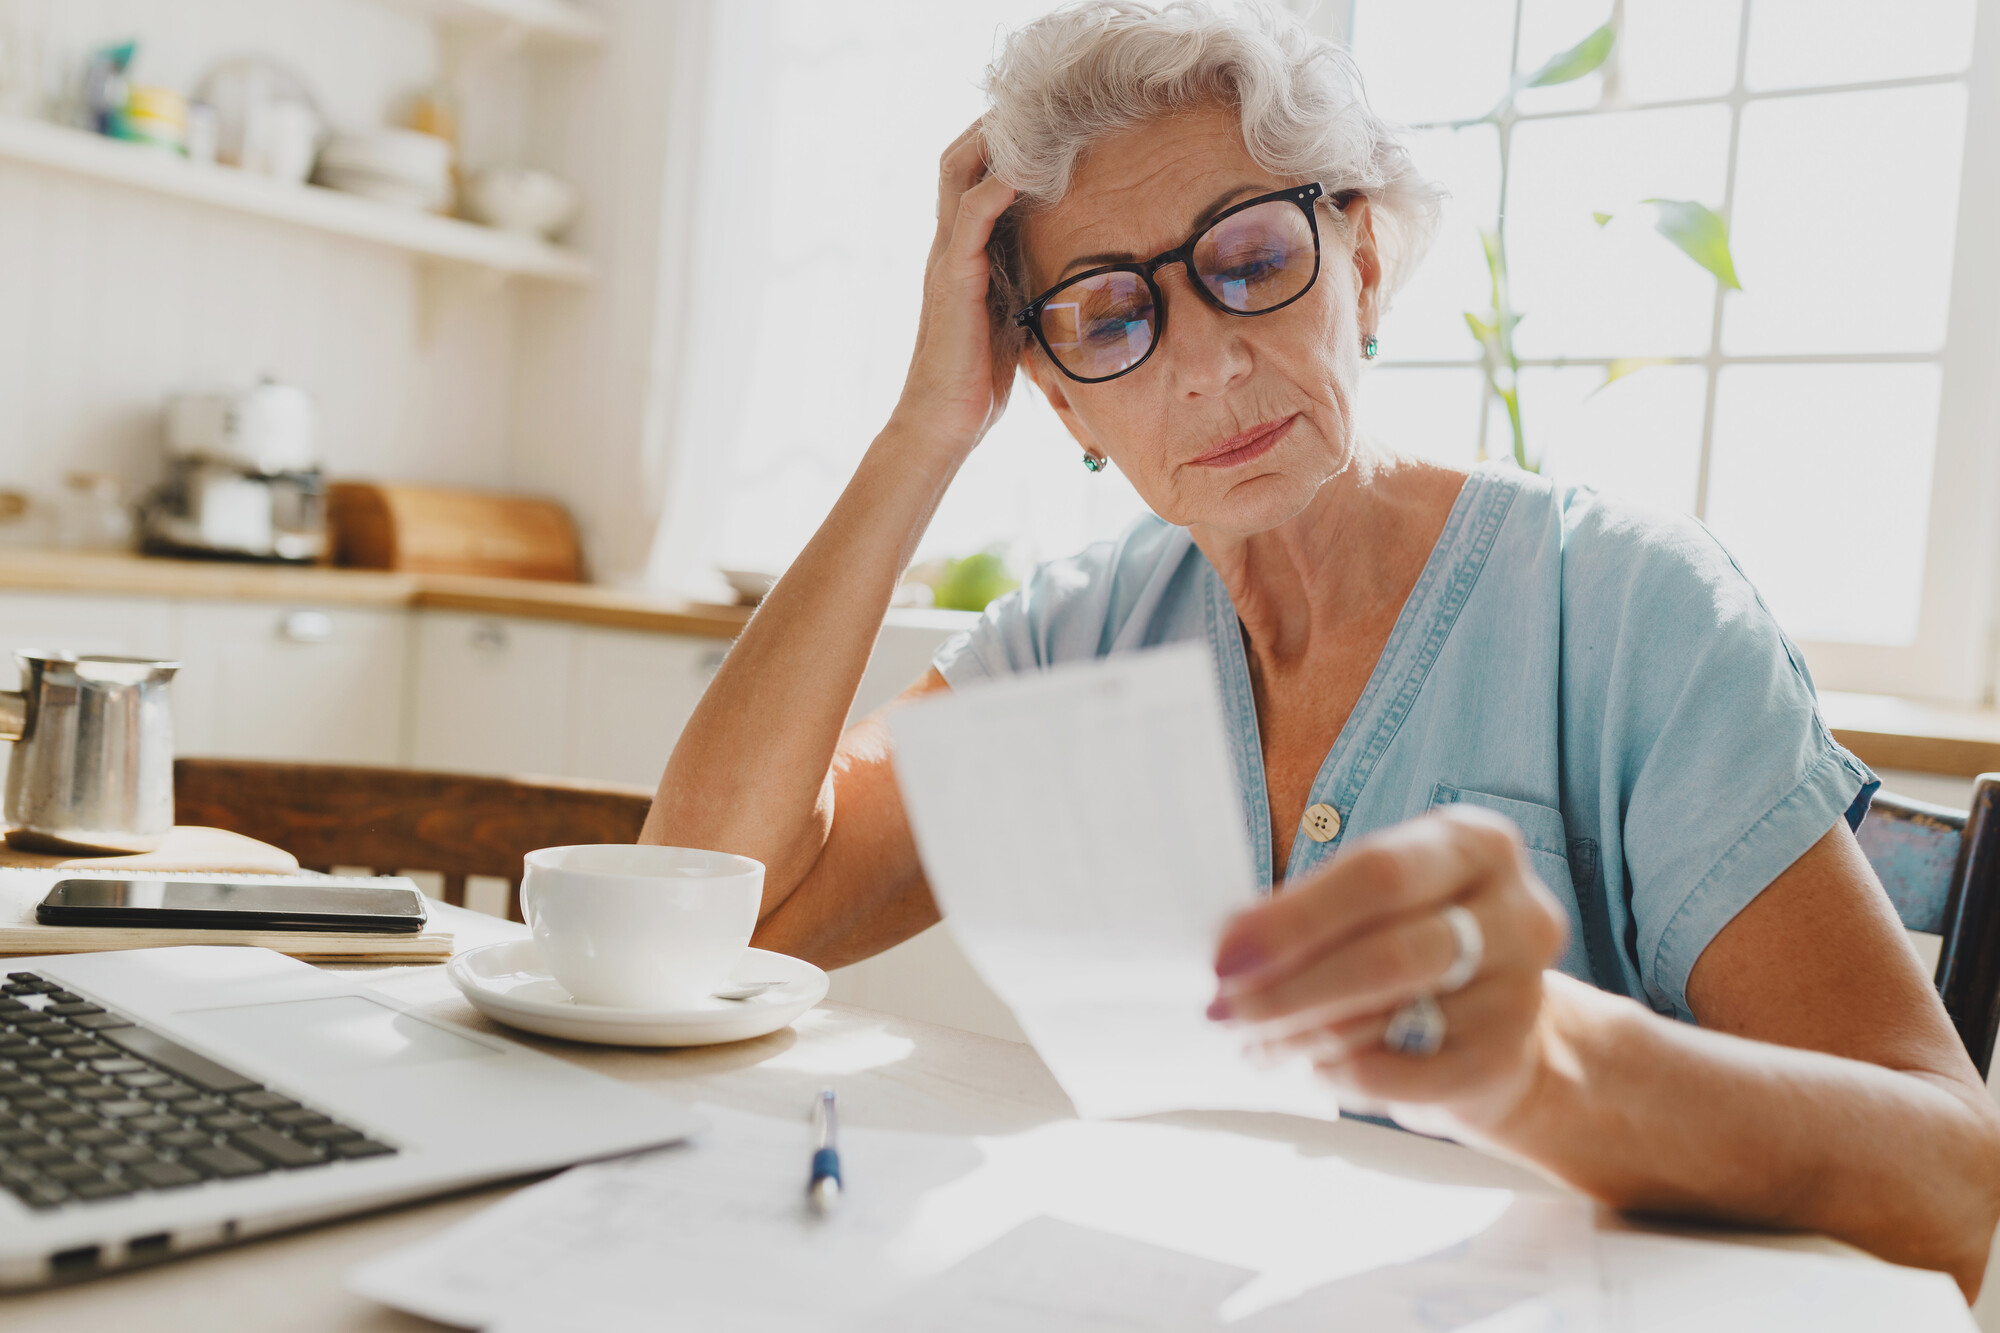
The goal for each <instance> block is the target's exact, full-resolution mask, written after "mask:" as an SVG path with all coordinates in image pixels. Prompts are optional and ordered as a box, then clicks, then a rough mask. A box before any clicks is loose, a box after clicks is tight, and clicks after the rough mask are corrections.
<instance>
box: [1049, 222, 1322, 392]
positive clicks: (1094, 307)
mask: <svg viewBox="0 0 2000 1333" xmlns="http://www.w3.org/2000/svg"><path fill="white" fill-rule="evenodd" d="M1358 193H1359V191H1356V190H1343V191H1341V192H1340V193H1338V194H1335V195H1332V196H1331V197H1330V198H1329V199H1328V202H1330V203H1331V204H1333V206H1334V207H1336V208H1343V209H1344V208H1346V207H1347V205H1348V204H1349V203H1350V202H1352V200H1353V199H1354V197H1355V195H1356V194H1358ZM1323 194H1325V191H1324V190H1323V189H1322V188H1321V187H1320V186H1319V185H1317V184H1313V185H1294V186H1292V187H1291V188H1290V189H1285V190H1273V191H1272V192H1271V193H1270V194H1260V195H1258V196H1257V197H1256V198H1255V199H1246V200H1244V201H1243V202H1242V203H1240V204H1237V205H1235V206H1233V207H1231V208H1228V209H1225V210H1224V211H1223V212H1222V213H1221V214H1219V215H1218V216H1216V217H1215V218H1214V219H1213V220H1211V221H1210V222H1208V223H1207V224H1206V225H1204V226H1203V227H1202V228H1201V230H1199V231H1197V232H1196V233H1195V234H1194V235H1192V236H1190V237H1188V238H1187V240H1185V241H1183V242H1182V243H1181V244H1179V245H1177V246H1175V247H1174V248H1173V249H1171V250H1168V251H1165V252H1163V253H1161V254H1157V255H1154V256H1153V257H1152V258H1151V259H1148V260H1146V261H1145V262H1144V263H1135V264H1106V265H1104V266H1102V267H1101V268H1093V269H1087V270H1085V271H1084V272H1082V273H1079V274H1077V275H1076V276H1075V277H1071V278H1064V279H1063V280H1062V281H1061V282H1059V283H1057V284H1056V285H1055V286H1054V287H1051V288H1050V289H1049V290H1048V291H1046V292H1043V293H1042V294H1041V295H1040V296H1037V297H1036V298H1035V299H1034V300H1032V301H1030V302H1028V304H1027V306H1026V307H1025V308H1023V309H1022V310H1021V311H1019V312H1018V313H1017V314H1015V316H1014V323H1015V324H1016V325H1017V326H1019V327H1021V328H1024V329H1028V330H1030V331H1031V332H1033V333H1034V335H1035V341H1036V342H1038V343H1040V344H1041V345H1042V350H1043V351H1044V352H1047V353H1048V355H1049V360H1051V361H1053V362H1054V363H1055V366H1056V369H1057V370H1060V371H1061V372H1062V373H1063V374H1065V375H1067V376H1069V377H1070V378H1071V379H1073V380H1075V381H1077V382H1078V383H1080V384H1102V383H1103V382H1104V381H1106V380H1115V379H1117V378H1118V377H1119V376H1120V375H1129V374H1130V373H1132V372H1133V371H1135V370H1137V369H1138V368H1139V367H1140V366H1142V365H1144V364H1145V362H1146V358H1147V357H1149V356H1151V355H1152V354H1153V349H1154V348H1156V347H1158V346H1159V345H1160V339H1161V338H1163V337H1165V336H1166V331H1167V302H1166V297H1165V296H1164V295H1162V293H1161V291H1160V284H1159V280H1158V278H1157V276H1156V275H1157V274H1158V273H1159V271H1160V270H1161V269H1163V268H1165V267H1167V266H1168V265H1169V264H1179V265H1181V266H1182V267H1183V268H1184V269H1185V270H1186V271H1187V275H1188V279H1189V285H1190V286H1191V287H1193V288H1194V289H1195V291H1196V292H1197V293H1199V294H1200V296H1201V298H1202V299H1203V300H1204V301H1207V302H1208V303H1209V304H1210V305H1212V306H1214V307H1215V308H1216V309H1217V310H1220V311H1221V312H1222V313H1223V314H1225V315H1245V316H1248V315H1268V314H1270V313H1271V312H1272V311H1273V310H1282V309H1284V308H1285V307H1286V306H1288V305H1290V304H1291V303H1292V302H1294V301H1296V300H1298V299H1299V298H1300V297H1301V296H1304V295H1305V294H1306V293H1307V292H1309V291H1311V290H1312V285H1313V283H1314V282H1315V281H1317V280H1318V278H1319V219H1318V217H1317V216H1315V214H1314V212H1313V205H1314V202H1315V201H1316V200H1318V199H1319V198H1320V196H1321V195H1323Z"/></svg>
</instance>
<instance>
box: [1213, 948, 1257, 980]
mask: <svg viewBox="0 0 2000 1333" xmlns="http://www.w3.org/2000/svg"><path fill="white" fill-rule="evenodd" d="M1263 965H1264V951H1263V950H1262V949H1260V948H1258V947H1257V946H1256V945H1255V944H1252V943H1250V942H1249V941H1247V940H1245V941H1241V942H1239V943H1236V944H1232V945H1230V946H1229V947H1228V948H1227V949H1224V950H1223V951H1222V955H1221V956H1220V957H1219V958H1217V959H1216V960H1215V975H1217V976H1218V977H1240V976H1242V975H1243V974H1244V973H1245V972H1255V971H1256V970H1257V969H1258V968H1260V967H1262V966H1263Z"/></svg>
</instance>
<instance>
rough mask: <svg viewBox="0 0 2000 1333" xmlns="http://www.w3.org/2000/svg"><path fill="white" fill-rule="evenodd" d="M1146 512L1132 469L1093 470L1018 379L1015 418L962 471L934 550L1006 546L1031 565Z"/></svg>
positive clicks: (930, 545) (943, 510)
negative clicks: (1128, 472) (1129, 476)
mask: <svg viewBox="0 0 2000 1333" xmlns="http://www.w3.org/2000/svg"><path fill="white" fill-rule="evenodd" d="M1144 512H1146V506H1145V504H1144V503H1143V502H1142V501H1141V500H1140V499H1139V495H1138V492H1136V491H1134V490H1133V489H1132V483H1131V482H1129V481H1127V480H1126V479H1125V474H1124V473H1123V472H1120V471H1119V470H1118V468H1117V467H1116V466H1113V467H1112V468H1110V469H1109V470H1107V471H1104V472H1090V471H1088V470H1086V469H1085V468H1084V466H1083V447H1082V446H1081V445H1079V444H1078V443H1077V442H1076V441H1075V440H1073V439H1071V438H1070V434H1069V432H1068V431H1067V430H1065V429H1063V424H1062V422H1060V421H1058V420H1057V419H1056V414H1055V413H1054V412H1053V411H1051V410H1050V409H1049V405H1048V401H1047V400H1046V399H1044V398H1043V397H1042V395H1041V391H1040V390H1038V389H1036V388H1035V386H1034V385H1032V384H1030V383H1028V381H1027V379H1026V378H1025V377H1021V378H1019V379H1017V380H1016V381H1015V384H1014V396H1013V398H1012V399H1011V400H1010V401H1009V402H1008V404H1007V415H1005V416H1004V417H1002V418H1000V422H999V424H998V425H996V426H995V427H994V428H993V429H992V430H991V431H989V432H987V435H986V438H985V439H984V440H982V441H980V443H979V447H978V448H977V449H974V450H973V451H972V456H971V457H970V458H968V459H966V460H965V466H964V467H962V468H960V469H959V471H958V477H957V479H956V480H954V481H953V482H952V484H951V489H950V490H949V491H947V492H945V497H944V503H943V504H941V505H939V506H938V512H937V516H936V517H935V518H933V519H932V520H931V535H929V536H927V537H926V538H925V540H924V551H925V554H926V555H931V554H935V555H965V554H967V553H968V552H971V551H976V550H980V549H983V548H985V547H988V546H996V547H1001V548H1004V549H1005V550H1007V551H1008V552H1009V553H1011V554H1012V556H1013V557H1014V559H1015V563H1016V565H1017V566H1019V567H1021V568H1026V567H1028V566H1031V565H1033V564H1035V563H1037V562H1039V561H1043V560H1055V559H1059V558H1061V557H1063V556H1066V555H1069V554H1071V553H1073V552H1075V551H1077V550H1079V549H1081V548H1082V547H1083V546H1084V545H1085V544H1087V543H1088V542H1091V541H1095V540H1097V539H1099V538H1102V537H1109V536H1112V535H1114V534H1115V533H1117V532H1119V531H1120V530H1121V529H1123V528H1124V527H1125V525H1126V524H1128V523H1130V522H1131V521H1132V520H1133V519H1135V518H1137V517H1138V516H1139V515H1140V514H1143V513H1144Z"/></svg>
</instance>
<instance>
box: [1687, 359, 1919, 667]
mask: <svg viewBox="0 0 2000 1333" xmlns="http://www.w3.org/2000/svg"><path fill="white" fill-rule="evenodd" d="M1938 384H1939V372H1938V368H1937V367H1936V366H1935V365H1872V366H1870V365H1863V366H1855V365H1845V366H1729V367H1725V368H1724V369H1723V371H1722V372H1721V379H1720V381H1719V383H1718V384H1717V386H1716V404H1715V442H1714V445H1713V446H1712V454H1711V460H1710V464H1709V491H1708V521H1709V524H1710V526H1712V527H1713V528H1714V529H1715V533H1716V536H1718V537H1720V538H1721V539H1722V540H1723V542H1724V543H1725V544H1727V545H1728V547H1729V548H1730V550H1731V551H1733V552H1734V553H1735V555H1736V557H1737V559H1738V560H1739V561H1741V562H1742V565H1743V570H1744V572H1745V573H1746V574H1748V575H1749V576H1750V578H1751V580H1752V581H1753V582H1754V583H1756V585H1757V587H1758V590H1759V591H1761V592H1762V593H1763V594H1764V599H1765V600H1766V601H1767V602H1768V603H1770V606H1771V609H1772V611H1773V612H1774V613H1776V615H1777V617H1778V619H1779V621H1780V622H1781V623H1782V624H1783V625H1784V626H1785V628H1786V629H1787V630H1788V631H1790V632H1791V634H1792V636H1793V637H1794V638H1799V639H1822V640H1832V641H1836V642H1848V643H1875V644H1889V645H1902V644H1908V643H1910V642H1911V641H1913V640H1914V639H1915V638H1916V633H1917V610H1918V600H1919V597H1920V595H1921V593H1922V585H1923V573H1924V540H1925V529H1926V526H1927V517H1928V514H1929V511H1930V497H1931V458H1932V454H1933V452H1934V446H1935V444H1936V439H1937V411H1938Z"/></svg>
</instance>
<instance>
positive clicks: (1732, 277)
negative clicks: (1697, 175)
mask: <svg viewBox="0 0 2000 1333" xmlns="http://www.w3.org/2000/svg"><path fill="white" fill-rule="evenodd" d="M1645 202H1647V203H1649V204H1652V205H1653V206H1654V207H1656V208H1658V209H1659V210H1660V218H1659V221H1657V222H1655V223H1654V224H1653V226H1654V229H1655V230H1657V231H1658V232H1659V233H1660V235H1662V236H1664V237H1666V238H1667V239H1668V240H1670V241H1672V242H1673V243H1674V244H1675V245H1677V246H1679V247H1680V248H1681V252H1682V253H1683V254H1685V255H1686V256H1687V257H1688V258H1689V259H1692V260H1693V261H1694V262H1695V263H1697V264H1699V265H1701V266H1702V267H1703V268H1705V269H1707V270H1708V271H1709V272H1710V273H1713V274H1714V275H1715V276H1716V280H1717V281H1719V282H1721V283H1722V285H1723V286H1725V287H1733V288H1735V289H1736V290H1737V291H1739V292H1740V291H1742V290H1743V284H1742V283H1740V282H1738V281H1737V280H1736V265H1735V263H1734V261H1732V260H1731V259H1730V257H1729V224H1728V223H1726V222H1724V221H1723V220H1722V216H1721V215H1720V214H1719V213H1717V212H1716V211H1715V210H1714V209H1712V208H1710V207H1709V206H1708V205H1707V204H1702V203H1697V202H1695V201H1694V200H1692V199H1648V200H1646V201H1645Z"/></svg>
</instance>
